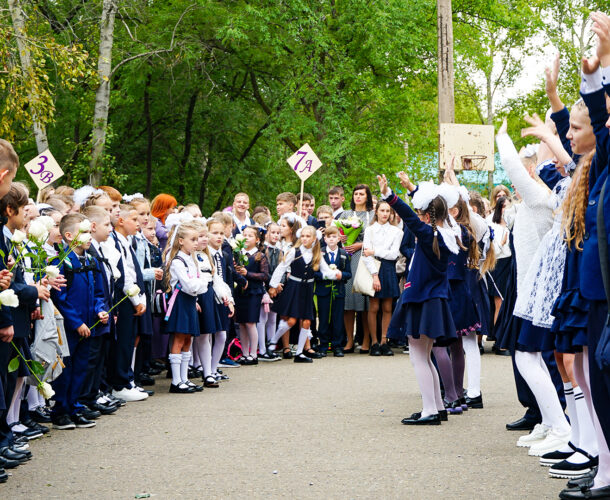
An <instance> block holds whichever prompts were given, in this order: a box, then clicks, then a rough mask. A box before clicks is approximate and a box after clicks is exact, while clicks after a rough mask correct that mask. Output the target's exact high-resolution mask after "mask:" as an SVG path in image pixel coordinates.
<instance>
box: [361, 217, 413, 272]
mask: <svg viewBox="0 0 610 500" xmlns="http://www.w3.org/2000/svg"><path fill="white" fill-rule="evenodd" d="M402 235H403V232H402V231H401V230H400V229H399V228H398V227H396V226H393V225H392V224H390V223H389V222H386V223H385V224H379V222H375V223H374V224H372V225H370V226H368V227H367V228H366V229H365V230H364V240H363V242H362V249H363V250H364V249H366V248H369V249H372V250H374V252H375V257H378V258H380V259H385V260H396V259H398V257H399V256H400V243H401V242H402ZM362 259H363V260H364V264H365V265H366V267H367V269H368V270H369V272H370V273H371V274H377V269H376V267H375V265H374V262H373V256H372V255H371V256H369V257H365V256H364V252H363V253H362Z"/></svg>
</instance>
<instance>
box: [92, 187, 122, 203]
mask: <svg viewBox="0 0 610 500" xmlns="http://www.w3.org/2000/svg"><path fill="white" fill-rule="evenodd" d="M97 188H98V189H101V190H102V191H104V193H106V194H107V195H108V196H109V197H110V199H111V200H112V201H114V202H117V201H118V202H121V201H123V195H122V194H121V192H120V191H119V190H118V189H115V188H113V187H112V186H98V187H97Z"/></svg>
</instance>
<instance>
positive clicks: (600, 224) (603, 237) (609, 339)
mask: <svg viewBox="0 0 610 500" xmlns="http://www.w3.org/2000/svg"><path fill="white" fill-rule="evenodd" d="M607 182H608V181H607V180H606V182H604V185H603V186H602V191H601V193H600V195H599V202H598V204H597V236H598V238H597V248H598V250H599V263H600V266H601V271H602V281H603V282H604V292H606V301H607V302H608V315H607V316H606V323H605V324H604V327H603V329H602V334H601V336H600V338H599V342H598V344H597V348H596V349H595V361H596V362H597V365H598V366H599V369H600V370H601V371H604V372H610V275H609V274H608V238H607V234H606V225H605V221H604V192H605V190H606V184H607Z"/></svg>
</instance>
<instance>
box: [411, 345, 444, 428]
mask: <svg viewBox="0 0 610 500" xmlns="http://www.w3.org/2000/svg"><path fill="white" fill-rule="evenodd" d="M433 344H434V340H432V339H431V338H429V337H426V336H425V335H421V336H420V337H419V338H418V339H415V338H413V337H409V357H410V358H411V363H412V364H413V369H414V370H415V378H417V383H418V385H419V390H420V392H421V397H422V402H423V409H422V417H427V416H429V415H434V414H436V413H438V412H439V410H444V409H445V405H444V404H443V399H442V397H441V384H440V382H439V379H438V372H437V371H436V368H435V366H434V364H433V363H432V359H431V358H430V353H431V352H432V345H433Z"/></svg>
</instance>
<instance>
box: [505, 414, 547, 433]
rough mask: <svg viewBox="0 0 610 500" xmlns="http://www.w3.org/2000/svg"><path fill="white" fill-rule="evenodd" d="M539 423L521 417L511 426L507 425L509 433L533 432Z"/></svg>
mask: <svg viewBox="0 0 610 500" xmlns="http://www.w3.org/2000/svg"><path fill="white" fill-rule="evenodd" d="M537 423H539V422H534V421H533V420H530V419H529V418H525V417H521V418H520V419H519V420H515V421H514V422H511V423H510V424H506V430H507V431H531V430H532V429H533V428H534V427H535V426H536V424H537Z"/></svg>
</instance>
